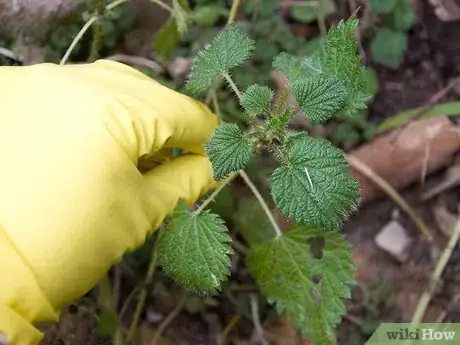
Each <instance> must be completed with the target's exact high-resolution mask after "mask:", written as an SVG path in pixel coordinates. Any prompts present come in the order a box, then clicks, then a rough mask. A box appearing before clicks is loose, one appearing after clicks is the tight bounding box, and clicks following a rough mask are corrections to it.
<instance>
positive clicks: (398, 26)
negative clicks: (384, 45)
mask: <svg viewBox="0 0 460 345" xmlns="http://www.w3.org/2000/svg"><path fill="white" fill-rule="evenodd" d="M415 19H416V14H415V11H414V9H413V8H412V1H411V0H400V1H398V3H397V4H396V7H395V8H394V9H393V11H392V12H391V13H390V15H389V16H388V18H387V21H386V26H388V27H390V28H392V29H394V30H396V31H407V30H409V29H410V28H411V27H412V25H414V22H415Z"/></svg>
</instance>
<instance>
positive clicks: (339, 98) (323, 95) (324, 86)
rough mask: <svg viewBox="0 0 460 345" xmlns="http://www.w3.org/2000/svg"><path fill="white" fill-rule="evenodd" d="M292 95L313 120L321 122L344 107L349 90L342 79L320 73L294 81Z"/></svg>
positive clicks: (313, 121)
mask: <svg viewBox="0 0 460 345" xmlns="http://www.w3.org/2000/svg"><path fill="white" fill-rule="evenodd" d="M292 95H293V96H294V98H295V100H296V101H297V103H298V104H299V107H300V109H301V110H302V112H303V113H304V114H305V115H306V116H307V117H308V118H309V119H310V120H311V122H312V123H320V122H326V121H327V120H329V119H330V118H331V117H332V116H333V115H334V114H335V113H336V112H337V111H338V110H340V109H342V108H343V106H344V105H345V102H346V98H347V90H346V89H345V86H344V85H343V83H342V81H341V80H340V79H338V78H335V77H328V76H327V75H325V74H319V75H317V76H312V77H310V78H305V79H302V80H300V81H298V82H296V83H294V85H292Z"/></svg>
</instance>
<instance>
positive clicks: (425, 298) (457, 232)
mask: <svg viewBox="0 0 460 345" xmlns="http://www.w3.org/2000/svg"><path fill="white" fill-rule="evenodd" d="M459 238H460V218H459V219H458V221H457V224H456V225H455V228H454V231H453V232H452V235H451V237H450V239H449V242H448V243H447V246H446V248H445V249H444V251H443V252H442V255H441V256H440V257H439V259H438V262H437V264H436V267H435V269H434V271H433V274H432V275H431V278H430V282H429V284H428V287H427V288H426V289H425V291H424V292H423V294H422V297H420V300H419V302H418V305H417V309H416V310H415V312H414V316H413V318H412V323H411V324H412V325H413V326H416V325H418V324H420V322H421V321H422V319H423V316H424V315H425V311H426V309H427V307H428V305H429V304H430V301H431V298H432V297H433V294H434V292H435V290H436V285H437V284H438V281H439V279H440V278H441V275H442V273H443V271H444V268H445V267H446V265H447V263H448V262H449V259H450V257H451V255H452V252H453V251H454V249H455V247H456V246H457V243H458V239H459Z"/></svg>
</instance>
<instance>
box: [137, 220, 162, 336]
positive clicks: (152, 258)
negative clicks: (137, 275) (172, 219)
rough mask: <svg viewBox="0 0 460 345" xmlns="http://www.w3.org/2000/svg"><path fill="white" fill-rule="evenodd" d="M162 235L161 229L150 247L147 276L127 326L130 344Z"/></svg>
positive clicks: (150, 281) (155, 263) (154, 266)
mask: <svg viewBox="0 0 460 345" xmlns="http://www.w3.org/2000/svg"><path fill="white" fill-rule="evenodd" d="M162 234H163V228H161V229H160V230H158V233H157V235H156V238H155V243H154V245H153V247H152V256H151V259H150V264H149V267H148V269H147V274H146V275H145V279H144V283H143V286H142V289H141V292H140V294H139V300H138V301H137V305H136V309H135V311H134V316H133V319H132V321H131V325H130V326H129V331H128V342H130V341H131V340H132V339H133V338H134V335H135V334H136V331H137V326H138V325H139V320H140V318H141V313H142V310H143V309H144V304H145V300H146V299H147V293H148V286H149V285H150V284H151V283H152V280H153V274H154V273H155V269H156V267H157V261H158V259H157V252H156V250H155V247H156V244H157V242H158V241H159V239H160V237H161V235H162Z"/></svg>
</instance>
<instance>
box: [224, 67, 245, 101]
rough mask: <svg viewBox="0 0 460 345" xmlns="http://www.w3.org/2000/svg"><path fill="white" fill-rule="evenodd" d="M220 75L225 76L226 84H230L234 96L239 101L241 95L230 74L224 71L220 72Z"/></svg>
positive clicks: (241, 97) (241, 98)
mask: <svg viewBox="0 0 460 345" xmlns="http://www.w3.org/2000/svg"><path fill="white" fill-rule="evenodd" d="M222 76H223V77H224V78H225V80H226V81H227V83H228V85H230V88H231V89H232V91H233V92H234V93H235V95H236V97H238V100H239V101H240V102H241V101H242V100H243V95H242V94H241V91H240V90H239V89H238V87H237V86H236V84H235V82H234V81H233V79H232V77H230V74H228V73H227V72H225V73H223V74H222Z"/></svg>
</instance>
